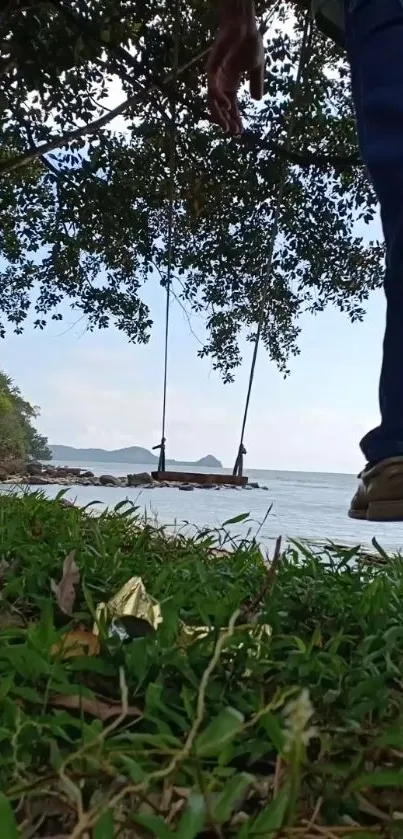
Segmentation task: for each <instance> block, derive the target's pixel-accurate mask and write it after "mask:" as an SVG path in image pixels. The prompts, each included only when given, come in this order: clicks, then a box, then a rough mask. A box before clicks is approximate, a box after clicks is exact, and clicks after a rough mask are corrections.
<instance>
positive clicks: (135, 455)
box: [49, 446, 222, 469]
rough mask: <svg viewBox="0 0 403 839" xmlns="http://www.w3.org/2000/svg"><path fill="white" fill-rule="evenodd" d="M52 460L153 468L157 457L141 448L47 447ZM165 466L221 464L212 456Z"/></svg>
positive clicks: (213, 465)
mask: <svg viewBox="0 0 403 839" xmlns="http://www.w3.org/2000/svg"><path fill="white" fill-rule="evenodd" d="M49 448H50V451H51V452H52V459H53V460H59V461H60V460H61V461H63V463H64V462H65V463H68V462H69V461H71V460H74V461H76V462H79V463H80V464H81V463H133V464H138V465H139V464H144V465H147V466H154V465H157V464H158V456H156V455H155V454H153V453H152V452H149V451H148V449H143V448H141V446H129V447H128V448H126V449H112V450H111V451H108V450H107V449H75V448H73V446H49ZM166 465H167V466H193V467H195V466H201V467H202V466H205V467H206V468H208V469H221V468H222V463H221V462H220V461H219V460H217V458H216V457H214V456H213V455H212V454H208V455H207V456H206V457H202V458H200V460H196V461H194V462H190V461H185V460H168V459H167V461H166Z"/></svg>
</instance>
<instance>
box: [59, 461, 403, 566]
mask: <svg viewBox="0 0 403 839" xmlns="http://www.w3.org/2000/svg"><path fill="white" fill-rule="evenodd" d="M61 465H62V464H61ZM69 465H72V466H73V465H74V466H82V467H83V468H85V469H90V470H91V471H92V472H94V473H95V474H96V475H101V474H109V475H126V474H128V473H130V472H147V471H148V472H150V471H152V469H153V468H155V467H152V466H147V465H145V464H141V465H138V464H137V465H136V464H133V463H127V464H125V463H108V464H106V463H86V464H82V463H74V464H73V463H71V464H69ZM199 471H201V472H203V471H205V472H208V471H209V470H207V469H206V470H202V469H201V470H199ZM217 471H221V472H223V473H225V472H226V473H227V474H229V473H230V470H225V469H223V470H217ZM247 474H248V476H249V480H250V481H257V482H258V483H259V484H260V485H261V486H266V487H267V488H268V489H267V491H264V490H236V489H221V490H214V489H213V490H202V489H201V490H194V492H182V491H181V490H179V489H174V488H169V489H166V488H155V489H138V488H133V489H121V488H112V487H80V486H73V487H71V489H69V490H68V492H67V497H68V498H70V499H71V500H74V501H75V502H76V503H77V504H80V505H84V504H89V503H91V502H92V501H98V502H101V504H100V505H99V506H98V509H102V508H104V507H114V506H115V505H116V504H117V503H118V502H119V501H121V500H123V499H125V498H129V499H130V500H131V501H132V502H133V503H134V504H136V505H137V506H138V507H139V510H140V511H141V512H142V513H146V514H147V516H148V517H149V518H151V519H152V520H157V521H158V522H159V524H164V525H169V526H170V527H173V528H175V529H176V530H179V529H182V531H183V532H187V531H188V530H189V528H190V526H191V525H195V526H196V527H199V528H203V527H208V528H217V527H220V526H221V525H222V524H223V523H224V522H225V521H227V520H228V519H231V518H234V517H235V516H237V515H239V514H241V513H248V515H249V520H248V521H247V522H243V523H238V524H235V525H231V526H229V530H230V532H231V534H233V535H237V536H240V537H245V536H246V535H247V534H248V532H250V533H253V534H255V533H257V531H259V534H258V538H259V540H260V541H261V543H262V544H263V545H265V546H267V547H268V548H270V546H272V544H273V542H274V540H275V539H276V538H277V536H282V537H283V538H284V539H306V540H308V541H312V542H323V541H327V540H331V541H333V542H337V543H339V544H345V545H359V544H361V545H364V546H370V545H371V540H372V538H373V537H374V536H375V537H376V539H377V540H378V542H379V543H380V544H381V545H382V546H383V547H385V548H386V549H391V550H402V551H403V523H402V524H384V523H372V522H365V521H364V522H362V521H354V520H352V519H349V518H348V516H347V510H348V507H349V503H350V500H351V497H352V495H353V493H354V492H355V489H356V486H357V479H356V477H355V476H354V475H341V474H326V473H316V472H276V471H269V470H267V471H266V470H259V469H257V470H256V469H254V470H249V471H248V472H247ZM44 489H45V490H46V492H47V494H48V495H49V496H50V497H54V496H55V495H56V493H57V491H58V488H57V487H55V486H50V487H44ZM269 510H270V512H268V511H269ZM262 522H263V524H262Z"/></svg>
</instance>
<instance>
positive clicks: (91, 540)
mask: <svg viewBox="0 0 403 839" xmlns="http://www.w3.org/2000/svg"><path fill="white" fill-rule="evenodd" d="M118 507H119V508H118V509H117V510H116V511H112V512H110V513H108V514H102V515H101V516H98V517H95V516H92V515H89V514H88V513H86V512H85V511H80V510H79V509H77V508H74V507H65V506H63V505H62V504H61V503H60V501H56V502H49V501H46V500H45V499H44V498H43V497H42V496H41V494H31V495H26V496H22V497H13V496H2V497H1V499H0V562H1V565H0V628H1V631H0V741H1V742H0V788H1V790H2V793H1V794H0V835H1V837H3V836H4V839H15V837H17V836H21V837H24V838H25V837H26V839H35V837H43V836H47V837H53V839H54V838H55V837H58V839H59V838H60V837H65V839H67V837H69V839H78V837H81V839H84V837H86V839H87V837H92V839H112V837H119V839H129V837H130V839H139V837H144V839H147V837H150V839H152V838H153V837H157V839H169V837H172V836H176V837H178V839H194V837H199V839H213V837H219V838H220V839H227V837H228V839H229V837H231V839H232V837H236V838H237V839H269V838H270V839H271V837H273V838H274V837H276V836H284V837H285V836H289V837H302V839H307V837H317V839H320V837H327V839H334V837H340V836H341V837H344V838H345V839H353V837H354V839H364V837H368V839H369V837H374V836H375V837H377V836H379V837H381V836H382V837H384V836H396V837H403V761H402V758H403V620H402V611H403V610H402V603H403V562H402V560H401V559H400V558H399V557H397V558H393V557H391V558H390V561H388V562H387V563H384V564H380V565H376V564H374V563H369V562H368V560H365V559H364V558H363V557H362V555H361V554H360V551H359V550H358V549H357V550H343V549H341V548H332V547H329V548H324V549H323V550H322V552H321V554H320V555H319V556H316V555H315V554H314V553H310V552H308V551H307V550H306V549H305V548H303V547H302V546H295V547H294V548H288V549H287V550H286V552H285V553H284V554H283V555H282V556H281V557H280V558H279V560H278V561H277V562H276V565H275V568H274V569H273V568H272V570H271V571H269V572H268V569H267V567H266V566H265V564H264V562H263V560H262V556H261V553H260V551H259V547H258V545H257V543H256V542H254V541H253V539H251V540H250V541H249V542H248V543H246V542H245V541H242V542H240V543H239V546H238V547H236V545H235V547H234V546H233V545H232V547H233V548H234V549H233V553H232V554H231V555H228V556H225V555H217V554H215V553H214V549H215V548H216V547H217V546H220V545H221V546H222V543H223V542H224V544H225V542H226V540H228V536H227V535H226V531H225V530H223V531H222V533H212V534H207V533H203V534H199V535H197V536H196V537H195V538H193V539H185V538H179V537H178V538H176V539H167V538H166V536H165V534H164V530H163V529H160V530H158V529H156V528H151V527H150V526H147V525H146V526H144V523H142V522H141V521H140V520H139V519H136V518H135V516H134V517H133V515H129V513H133V511H132V510H131V508H129V507H127V508H125V507H122V506H119V505H118ZM71 551H75V552H76V561H77V564H78V566H79V569H80V574H81V583H80V587H79V590H78V592H77V599H76V603H75V611H74V615H73V618H68V617H67V616H66V615H64V614H63V613H62V612H61V611H60V609H59V607H58V605H57V603H56V601H55V597H54V595H53V594H52V591H51V579H52V578H53V579H54V580H60V577H61V574H62V566H63V562H64V560H65V558H66V556H67V555H68V554H69V552H71ZM135 575H136V576H137V575H139V576H141V577H142V579H143V581H144V584H145V586H146V588H147V591H148V592H149V593H150V594H151V595H152V596H153V597H154V598H156V599H157V600H158V601H159V602H160V604H161V609H162V615H163V622H162V624H161V625H160V627H159V628H158V630H157V632H156V633H152V634H147V635H146V636H144V637H132V638H131V640H129V641H127V642H125V643H123V642H121V641H120V640H119V639H117V638H116V637H111V636H110V635H109V634H108V627H106V626H105V625H104V624H103V625H102V626H101V627H100V631H101V651H100V653H99V655H93V656H89V655H77V656H74V657H70V658H66V657H65V656H64V654H63V651H62V645H63V637H64V636H66V634H68V633H69V632H71V631H72V629H74V628H77V626H79V627H81V628H83V627H84V628H88V630H91V628H92V626H93V623H94V615H95V610H96V607H97V605H98V604H99V603H100V602H103V601H106V600H108V598H110V597H111V596H112V595H113V594H115V593H116V592H117V590H118V589H119V588H120V586H121V585H123V583H125V582H126V581H127V580H128V579H129V578H130V577H132V576H135ZM183 623H186V624H187V625H195V626H201V625H203V626H208V627H210V631H209V632H208V634H207V635H206V637H203V638H199V639H197V640H194V641H193V642H191V643H188V644H186V645H185V644H184V643H183ZM260 624H269V625H270V627H271V630H272V634H271V636H270V637H268V636H261V634H260V633H259V625H260ZM57 649H59V652H57ZM55 650H56V652H55ZM100 717H102V719H101V718H100Z"/></svg>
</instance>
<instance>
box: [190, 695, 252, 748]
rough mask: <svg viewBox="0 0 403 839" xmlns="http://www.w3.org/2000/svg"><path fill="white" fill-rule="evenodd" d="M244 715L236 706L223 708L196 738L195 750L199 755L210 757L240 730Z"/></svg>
mask: <svg viewBox="0 0 403 839" xmlns="http://www.w3.org/2000/svg"><path fill="white" fill-rule="evenodd" d="M243 724H244V716H243V714H241V713H240V711H237V710H236V708H230V707H228V708H224V709H223V710H222V711H221V712H220V713H219V714H218V716H217V717H215V719H213V720H212V721H211V723H210V724H209V725H208V726H207V728H205V729H204V731H202V732H201V734H199V736H198V737H197V739H196V743H195V746H196V751H197V754H198V755H199V756H200V757H211V756H213V755H216V754H218V753H219V752H220V750H221V749H222V748H223V746H226V745H227V744H228V743H230V742H231V740H233V739H234V738H235V737H236V735H237V734H238V733H239V731H241V729H242V726H243Z"/></svg>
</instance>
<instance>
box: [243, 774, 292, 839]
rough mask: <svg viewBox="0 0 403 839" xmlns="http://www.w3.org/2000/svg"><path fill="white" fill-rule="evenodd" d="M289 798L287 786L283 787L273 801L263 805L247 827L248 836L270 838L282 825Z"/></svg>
mask: <svg viewBox="0 0 403 839" xmlns="http://www.w3.org/2000/svg"><path fill="white" fill-rule="evenodd" d="M288 798H289V789H288V786H285V787H283V789H282V790H280V792H279V794H278V795H276V797H275V799H274V801H271V802H270V804H269V805H268V807H265V809H264V810H262V812H261V813H259V815H258V816H257V818H256V819H255V820H254V821H253V822H252V824H251V825H250V827H249V832H248V837H249V836H250V837H251V839H252V837H253V836H259V837H260V839H262V837H264V839H270V836H271V835H272V834H273V833H275V832H276V831H277V830H280V827H282V826H283V822H284V818H285V814H286V811H287V805H288Z"/></svg>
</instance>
